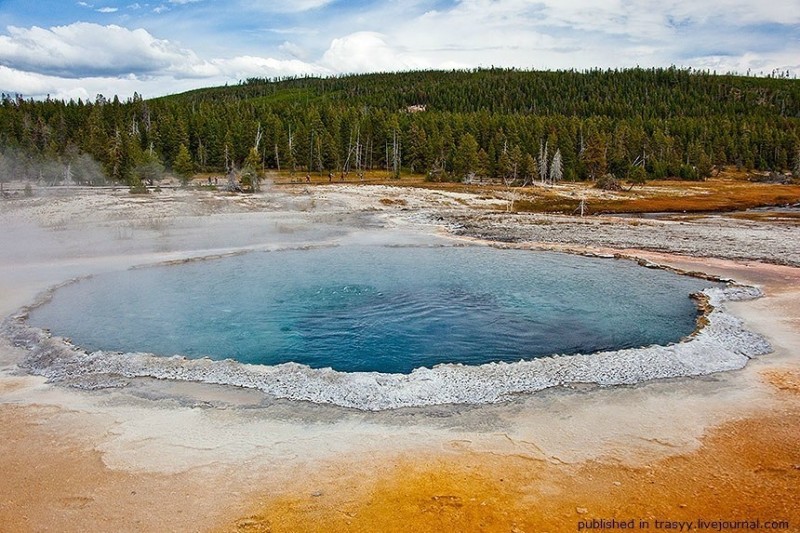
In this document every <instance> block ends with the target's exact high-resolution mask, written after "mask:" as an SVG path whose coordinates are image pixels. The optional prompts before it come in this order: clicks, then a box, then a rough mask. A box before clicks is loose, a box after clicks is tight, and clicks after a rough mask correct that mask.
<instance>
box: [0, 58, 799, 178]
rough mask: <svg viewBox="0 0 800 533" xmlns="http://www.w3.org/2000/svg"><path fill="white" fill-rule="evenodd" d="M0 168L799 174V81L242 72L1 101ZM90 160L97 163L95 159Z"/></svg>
mask: <svg viewBox="0 0 800 533" xmlns="http://www.w3.org/2000/svg"><path fill="white" fill-rule="evenodd" d="M0 146H2V157H0V176H4V179H8V178H9V177H17V178H27V179H42V180H44V181H46V182H51V183H55V182H58V181H60V180H63V179H64V178H65V176H66V177H68V178H70V179H71V180H72V181H76V182H87V183H98V182H100V181H102V180H103V179H110V180H114V181H119V182H127V183H135V182H138V181H139V180H149V179H151V178H154V177H158V176H159V175H160V173H161V172H162V171H163V169H164V168H165V167H166V168H167V169H172V170H173V171H174V172H176V173H177V174H179V175H182V176H188V175H190V174H191V173H193V172H201V171H206V172H220V173H223V172H226V171H227V170H230V169H247V171H249V172H255V173H259V172H263V171H264V170H266V169H280V170H290V171H296V172H302V173H306V172H322V173H325V174H327V173H328V172H333V173H339V172H350V171H354V172H358V171H363V170H375V169H386V170H388V171H391V172H400V171H403V172H416V173H426V174H428V175H429V176H430V179H434V180H462V179H464V178H466V177H479V178H495V179H503V180H505V181H506V182H507V183H511V182H514V183H518V184H524V183H526V182H530V181H531V180H541V179H546V180H551V179H552V180H559V179H566V180H585V179H597V178H599V177H601V176H603V175H605V174H608V173H611V174H614V175H615V176H616V177H617V178H620V179H637V180H641V179H644V178H648V179H657V178H666V177H680V178H683V179H702V178H703V177H705V176H708V175H709V174H710V173H711V172H712V170H713V167H714V166H715V165H739V166H741V167H744V168H747V169H760V170H776V171H785V170H794V171H796V172H797V171H800V82H798V81H797V80H791V79H778V78H752V77H737V76H717V75H712V74H708V73H701V72H693V71H687V70H680V69H675V68H670V69H650V70H643V69H632V70H625V71H599V70H598V71H591V72H573V71H559V72H531V71H517V70H498V69H491V70H477V71H470V72H466V71H455V72H437V71H422V72H408V73H397V74H368V75H357V76H343V77H334V78H325V79H319V78H296V79H284V80H261V79H251V80H247V82H243V83H241V84H239V85H236V86H230V87H218V88H211V89H203V90H197V91H192V92H188V93H184V94H181V95H175V96H169V97H163V98H158V99H152V100H144V99H142V98H141V97H140V96H139V95H134V97H133V98H131V99H129V100H127V101H124V102H122V101H120V100H119V99H118V98H116V97H115V98H113V99H110V100H109V99H106V98H104V97H102V96H98V97H97V98H96V100H95V101H93V102H82V101H77V102H74V101H70V102H63V101H56V100H47V101H31V100H25V99H24V98H22V97H19V96H10V95H4V97H3V101H2V108H0ZM98 163H99V165H98Z"/></svg>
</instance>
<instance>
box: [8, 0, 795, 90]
mask: <svg viewBox="0 0 800 533" xmlns="http://www.w3.org/2000/svg"><path fill="white" fill-rule="evenodd" d="M673 64H674V65H678V66H684V67H694V68H701V69H710V70H716V71H718V72H728V71H734V72H740V73H745V72H747V71H748V70H750V71H751V72H753V73H756V74H757V73H764V74H768V73H770V72H772V71H773V70H776V69H777V70H780V71H785V70H789V71H791V72H792V73H793V74H798V73H800V0H769V1H764V2H761V3H758V2H753V1H752V0H715V1H708V0H605V1H599V0H537V1H530V0H384V1H371V0H356V1H343V0H294V1H289V0H276V1H271V2H260V1H257V0H229V1H225V0H162V1H156V2H152V1H138V2H137V1H132V0H126V1H118V0H104V1H99V0H84V1H77V2H75V1H70V0H67V1H53V0H38V1H31V0H0V91H3V92H6V93H21V94H23V95H25V96H31V97H43V96H44V95H47V94H50V95H52V96H55V97H63V98H84V99H85V98H90V99H93V98H94V97H95V95H96V94H98V93H102V94H104V95H106V96H111V95H113V94H118V95H120V96H121V97H127V96H130V95H132V94H133V92H134V91H137V92H139V93H140V94H142V95H144V96H145V97H153V96H159V95H163V94H168V93H174V92H180V91H184V90H188V89H192V88H196V87H203V86H209V85H220V84H224V83H236V82H237V81H238V80H240V79H245V78H248V77H252V76H257V77H274V76H285V75H300V74H319V75H327V74H339V73H350V72H369V71H387V70H391V71H394V70H407V69H415V68H445V69H450V68H472V67H478V66H485V67H488V66H491V65H494V66H505V67H511V66H513V67H518V68H526V69H531V68H533V69H554V68H577V69H584V68H592V67H600V68H608V67H611V68H618V67H633V66H637V65H639V66H643V67H650V66H669V65H673Z"/></svg>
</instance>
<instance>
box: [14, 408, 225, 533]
mask: <svg viewBox="0 0 800 533" xmlns="http://www.w3.org/2000/svg"><path fill="white" fill-rule="evenodd" d="M59 412H60V409H59V408H57V407H44V406H35V405H34V406H16V405H13V404H0V428H2V443H1V444H0V449H1V450H2V453H0V532H2V533H11V532H26V531H55V532H59V533H62V532H73V531H74V532H89V531H114V532H121V531H131V532H133V531H197V530H206V529H208V527H209V524H213V523H214V522H219V521H220V517H221V516H228V515H229V514H230V512H231V510H232V509H236V508H237V505H239V501H238V495H237V494H236V492H235V491H236V486H235V484H231V483H230V481H231V480H230V478H227V477H226V476H221V475H218V474H217V475H205V474H203V473H201V472H196V471H195V472H188V473H182V474H171V475H167V474H146V473H137V472H125V471H122V470H112V469H109V468H107V467H106V465H105V464H103V461H102V458H101V454H100V452H98V451H96V450H95V449H93V447H92V445H91V442H90V440H91V439H90V438H79V437H76V436H74V435H73V436H66V435H64V434H63V433H62V432H60V431H58V430H56V429H55V428H54V427H52V424H51V419H52V418H53V417H54V416H58V415H59ZM76 420H79V418H76ZM75 429H78V428H75ZM201 524H202V525H201Z"/></svg>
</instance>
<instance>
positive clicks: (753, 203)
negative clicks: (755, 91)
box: [201, 168, 800, 216]
mask: <svg viewBox="0 0 800 533" xmlns="http://www.w3.org/2000/svg"><path fill="white" fill-rule="evenodd" d="M754 176H756V174H754V173H748V172H745V171H737V170H735V169H733V168H728V169H724V170H723V171H722V172H720V173H719V175H717V176H715V177H713V178H709V179H708V180H706V181H676V180H651V181H649V182H647V184H645V185H643V186H636V187H634V188H633V189H630V190H628V189H629V186H628V185H626V186H625V188H624V190H622V191H614V192H611V193H605V192H603V191H599V190H598V189H595V188H594V187H593V184H592V183H563V184H562V185H561V186H559V187H555V188H553V187H539V186H535V187H526V188H521V187H520V188H514V189H513V191H514V194H516V195H517V196H518V197H517V198H516V200H515V202H514V210H515V211H525V212H536V213H566V214H570V213H574V212H575V210H576V209H578V207H579V204H580V201H581V198H582V197H586V199H587V201H588V208H587V209H588V212H590V213H666V212H676V213H683V212H686V213H694V212H715V211H720V212H724V211H734V210H744V209H750V208H753V207H761V206H780V205H793V204H797V203H799V202H800V184H794V185H778V184H772V183H757V182H753V181H751V179H752V178H753V177H754ZM310 180H311V181H310V183H311V184H312V185H314V184H327V183H328V175H327V173H323V174H319V173H311V174H310ZM201 181H202V180H201ZM273 181H274V183H276V184H279V185H291V184H293V183H301V184H305V174H304V173H296V174H295V175H294V176H289V175H287V174H285V173H283V174H277V173H275V174H274V176H273ZM333 183H350V184H370V185H375V184H381V185H390V186H398V187H408V186H411V187H417V188H427V189H441V190H446V191H453V192H468V193H472V194H482V195H484V196H486V197H487V198H497V199H498V200H502V199H504V198H507V196H508V194H509V192H510V191H511V190H512V189H509V188H507V187H504V186H501V185H498V184H485V185H477V184H472V185H465V184H463V183H452V182H429V181H426V180H425V176H423V175H405V174H404V175H403V176H402V177H401V178H399V179H396V178H394V177H392V176H391V174H389V173H387V172H386V171H369V172H366V173H364V179H363V180H362V179H361V178H360V177H359V176H357V175H356V174H355V173H350V174H348V175H347V176H346V177H345V178H344V180H343V179H342V177H341V175H335V176H334V177H333ZM498 209H502V210H505V206H504V205H498ZM756 216H757V215H756ZM790 216H791V215H790Z"/></svg>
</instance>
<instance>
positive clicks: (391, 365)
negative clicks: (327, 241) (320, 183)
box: [29, 246, 714, 374]
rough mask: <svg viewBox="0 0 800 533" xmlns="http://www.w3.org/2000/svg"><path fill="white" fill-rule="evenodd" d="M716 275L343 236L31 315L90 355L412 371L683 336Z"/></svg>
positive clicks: (108, 288)
mask: <svg viewBox="0 0 800 533" xmlns="http://www.w3.org/2000/svg"><path fill="white" fill-rule="evenodd" d="M712 285H714V284H713V283H711V282H708V281H704V280H699V279H695V278H691V277H687V276H680V275H676V274H673V273H670V272H666V271H661V270H653V269H647V268H642V267H640V266H638V265H636V264H635V263H632V262H629V261H624V260H608V259H600V258H587V257H578V256H571V255H566V254H558V253H549V252H530V251H522V250H499V249H494V248H488V247H482V246H468V247H446V246H438V247H419V246H404V247H390V246H338V247H325V248H312V249H295V250H282V251H271V252H251V253H247V254H244V255H239V256H234V257H227V258H223V259H214V260H205V261H192V262H187V263H183V264H180V265H170V266H155V267H148V268H140V269H134V270H128V271H124V272H113V273H108V274H102V275H98V276H94V277H92V278H89V279H85V280H82V281H79V282H76V283H73V284H70V285H68V286H66V287H63V288H61V289H59V290H57V291H55V293H54V294H53V297H52V300H51V301H50V302H48V303H46V304H44V305H42V306H40V307H38V308H36V309H35V310H34V311H33V312H32V313H31V315H30V318H29V323H30V324H31V325H33V326H37V327H41V328H47V329H49V330H50V331H52V333H53V334H55V335H58V336H63V337H69V338H70V339H72V342H73V343H74V344H76V345H79V346H81V347H83V348H85V349H87V350H90V351H94V350H104V351H117V352H149V353H153V354H156V355H163V356H170V355H173V354H182V355H185V356H187V357H190V358H200V357H206V356H207V357H210V358H212V359H227V358H232V359H235V360H237V361H240V362H243V363H251V364H258V365H278V364H281V363H286V362H294V363H299V364H302V365H307V366H309V367H311V368H326V367H331V368H333V369H334V370H338V371H341V372H369V371H376V372H382V373H395V374H403V373H409V372H411V371H412V370H413V369H415V368H420V367H433V366H435V365H438V364H440V363H462V364H464V365H480V364H483V363H488V362H497V361H505V362H514V361H519V360H531V359H535V358H539V357H543V356H549V355H553V354H565V355H569V354H577V353H583V354H587V353H594V352H602V351H608V350H620V349H624V348H633V347H641V346H648V345H652V344H661V345H665V344H669V343H674V342H677V341H679V340H681V339H682V338H683V337H685V336H687V335H688V334H690V333H691V332H692V331H693V330H694V328H695V325H696V319H697V314H698V311H697V308H696V306H695V304H694V302H693V301H692V300H691V299H690V297H689V295H690V294H691V293H694V292H698V291H700V290H702V289H703V288H706V287H710V286H712Z"/></svg>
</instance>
